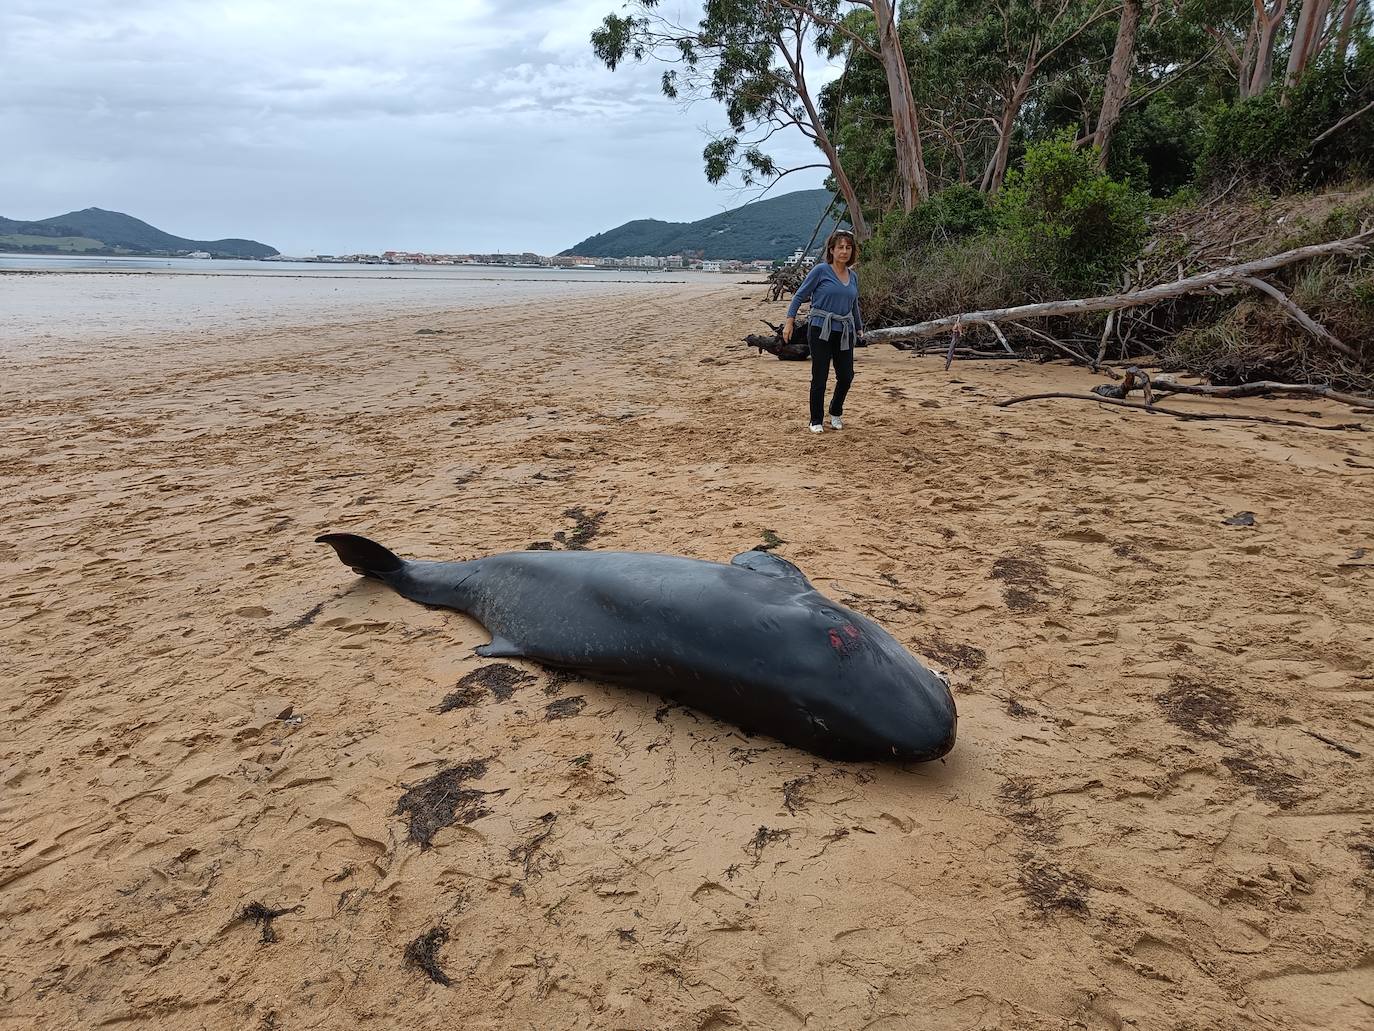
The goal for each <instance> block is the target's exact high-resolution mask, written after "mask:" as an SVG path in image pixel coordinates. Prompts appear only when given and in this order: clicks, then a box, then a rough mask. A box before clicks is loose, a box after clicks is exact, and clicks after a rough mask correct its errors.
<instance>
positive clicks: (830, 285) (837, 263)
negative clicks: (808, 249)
mask: <svg viewBox="0 0 1374 1031" xmlns="http://www.w3.org/2000/svg"><path fill="white" fill-rule="evenodd" d="M858 260H859V245H858V244H857V243H855V242H854V234H853V233H851V232H850V231H849V230H848V229H837V230H835V231H834V232H833V233H831V234H830V239H828V240H826V241H825V261H822V262H817V263H816V267H815V268H813V269H812V270H811V272H810V273H809V274H808V275H807V277H806V279H804V280H803V281H802V285H801V286H799V287H797V292H796V293H795V294H794V295H793V297H792V304H791V306H790V307H789V308H788V309H787V321H786V322H784V323H783V324H782V339H783V340H784V341H788V340H791V339H792V331H793V329H794V328H795V327H796V318H797V309H798V308H800V307H801V306H802V302H804V301H807V300H810V302H811V308H810V311H809V312H808V313H807V316H806V331H807V334H808V342H809V343H810V345H811V423H810V426H811V432H812V433H821V432H823V431H824V429H825V427H824V425H823V424H822V421H823V418H824V412H825V385H826V381H827V380H829V378H830V363H831V362H832V361H833V362H834V363H835V394H834V396H833V397H832V398H831V399H830V425H831V426H832V427H834V428H835V429H837V430H839V429H843V428H844V422H843V421H842V420H841V418H840V417H841V416H842V415H844V399H845V395H846V394H848V393H849V384H850V383H852V382H853V381H854V344H855V342H856V341H857V340H858V338H859V337H860V336H862V335H863V331H864V319H863V314H862V313H861V312H860V311H859V277H858V275H857V274H856V273H855V272H854V269H853V266H854V264H855V262H857V261H858Z"/></svg>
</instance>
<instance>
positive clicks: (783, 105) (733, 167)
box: [591, 0, 839, 186]
mask: <svg viewBox="0 0 1374 1031" xmlns="http://www.w3.org/2000/svg"><path fill="white" fill-rule="evenodd" d="M626 6H628V7H629V8H630V9H631V10H632V11H638V12H639V13H637V14H636V13H631V14H628V15H619V14H608V15H606V17H605V18H604V19H603V20H602V23H601V25H600V26H599V27H598V28H597V29H595V30H594V31H593V32H592V35H591V44H592V52H593V53H594V54H595V55H596V57H597V59H598V60H600V61H601V62H602V63H603V64H605V65H606V67H608V68H610V69H611V70H612V71H614V70H615V69H616V68H617V67H618V66H619V65H620V64H622V63H624V62H625V61H626V60H633V61H645V60H648V59H650V58H656V59H658V60H661V61H664V62H667V63H669V64H671V65H673V66H674V67H672V68H670V69H669V70H667V71H665V72H664V73H663V76H662V78H661V80H660V88H661V90H662V92H663V94H664V96H666V97H669V98H671V99H687V100H697V99H704V98H707V97H709V98H710V99H712V100H714V101H716V102H717V103H718V104H720V105H721V106H723V107H724V109H725V115H726V118H727V119H728V121H729V123H730V131H729V132H726V133H720V134H717V135H715V137H714V138H713V139H712V141H711V142H710V143H709V144H708V145H707V147H706V149H705V151H704V152H703V154H702V159H703V162H704V164H705V171H706V178H707V179H708V180H709V181H710V182H712V183H718V182H720V181H721V180H722V179H724V178H725V177H726V176H727V175H730V174H731V173H735V174H738V176H739V178H740V181H741V182H743V183H744V185H746V186H751V185H754V184H755V183H759V182H766V181H773V180H776V179H777V178H778V177H779V176H780V175H781V174H782V171H783V170H782V169H780V168H778V167H777V165H776V164H775V163H774V161H773V159H772V158H771V157H769V156H768V155H767V154H766V153H764V151H763V150H762V149H761V148H760V146H759V144H760V143H762V142H763V141H764V140H766V139H767V138H768V137H769V136H770V135H771V134H772V132H773V131H775V130H776V129H778V128H785V127H789V126H792V125H796V124H799V123H802V122H804V121H805V115H804V113H803V112H801V111H800V110H799V108H800V104H799V96H798V84H797V79H796V74H795V72H793V71H792V70H791V69H790V68H788V67H787V66H786V64H785V60H784V61H780V60H779V58H780V57H782V56H783V55H785V56H786V58H790V57H791V56H792V55H793V54H794V53H795V54H798V55H800V54H802V53H803V52H804V51H805V50H806V49H808V45H809V44H810V43H811V42H815V43H817V44H819V45H821V46H822V47H823V48H824V47H825V46H827V45H828V44H829V38H828V36H827V34H826V33H825V32H820V33H819V34H818V35H819V39H817V38H815V36H816V34H815V29H816V23H815V22H813V21H812V20H809V19H807V18H804V17H801V16H799V15H798V13H797V12H796V11H795V10H794V9H793V8H792V7H790V6H789V5H788V4H784V3H759V2H757V0H705V3H704V4H703V5H702V6H701V8H700V11H701V17H700V19H699V20H698V22H697V25H696V28H695V29H692V28H688V27H686V26H683V25H679V24H678V23H677V22H676V21H675V20H674V18H672V17H667V16H665V15H663V14H661V13H659V11H660V7H661V5H660V3H659V0H631V2H630V3H629V4H627V5H626ZM813 6H816V7H817V8H819V9H820V10H822V11H823V12H825V13H828V14H830V15H833V14H834V13H835V12H836V11H837V9H838V6H839V5H838V0H813ZM675 16H676V12H674V17H675ZM751 134H753V135H752V138H751Z"/></svg>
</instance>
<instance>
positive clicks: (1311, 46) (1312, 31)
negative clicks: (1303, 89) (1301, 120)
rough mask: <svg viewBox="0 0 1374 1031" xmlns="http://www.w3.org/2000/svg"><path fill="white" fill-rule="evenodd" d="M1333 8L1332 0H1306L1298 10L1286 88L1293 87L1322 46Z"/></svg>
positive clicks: (1289, 53) (1284, 82)
mask: <svg viewBox="0 0 1374 1031" xmlns="http://www.w3.org/2000/svg"><path fill="white" fill-rule="evenodd" d="M1330 9H1331V0H1305V2H1304V3H1303V5H1302V10H1301V11H1300V12H1298V23H1297V25H1296V26H1295V27H1294V29H1293V47H1292V49H1291V50H1289V52H1288V70H1287V72H1286V73H1285V74H1284V77H1283V85H1284V88H1285V89H1291V88H1292V87H1293V86H1294V85H1295V84H1296V83H1297V81H1298V80H1299V79H1301V78H1302V73H1303V72H1304V71H1306V70H1307V66H1308V65H1309V64H1310V63H1311V62H1312V58H1313V57H1315V56H1316V53H1317V51H1318V49H1320V47H1321V42H1322V36H1323V35H1324V34H1325V31H1326V14H1327V12H1328V11H1329V10H1330Z"/></svg>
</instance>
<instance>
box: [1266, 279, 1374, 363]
mask: <svg viewBox="0 0 1374 1031" xmlns="http://www.w3.org/2000/svg"><path fill="white" fill-rule="evenodd" d="M1240 282H1242V283H1244V284H1245V285H1246V286H1252V287H1254V288H1255V289H1256V290H1258V291H1260V292H1261V293H1265V294H1268V295H1269V296H1270V297H1272V298H1273V299H1274V300H1275V301H1277V302H1278V305H1279V307H1280V308H1282V309H1283V310H1284V313H1285V314H1286V315H1287V316H1288V317H1289V318H1290V319H1292V320H1293V321H1294V322H1296V323H1297V324H1298V325H1299V326H1301V327H1302V328H1303V329H1305V330H1307V332H1309V333H1311V334H1312V335H1313V336H1314V337H1316V338H1317V339H1318V340H1325V341H1326V342H1327V343H1328V344H1330V345H1331V346H1332V347H1334V348H1335V349H1336V350H1337V351H1340V352H1341V354H1343V355H1345V356H1346V357H1347V358H1354V359H1355V360H1356V361H1359V358H1360V356H1359V355H1358V354H1356V353H1355V349H1354V348H1353V347H1351V346H1350V345H1349V344H1344V343H1342V342H1341V341H1339V340H1337V339H1336V338H1335V337H1334V336H1332V334H1331V332H1330V331H1329V330H1328V329H1327V328H1326V327H1325V326H1323V325H1322V324H1321V323H1320V322H1318V321H1317V320H1316V319H1314V318H1313V317H1312V316H1311V315H1309V314H1307V312H1305V311H1303V310H1302V309H1301V308H1299V307H1298V306H1297V304H1295V303H1294V301H1293V299H1292V298H1291V297H1289V296H1288V295H1287V294H1286V293H1284V292H1283V291H1282V290H1280V289H1279V288H1278V287H1276V286H1274V285H1273V284H1272V283H1266V282H1265V281H1264V280H1263V279H1256V278H1255V277H1254V276H1246V277H1245V278H1244V279H1242V280H1240Z"/></svg>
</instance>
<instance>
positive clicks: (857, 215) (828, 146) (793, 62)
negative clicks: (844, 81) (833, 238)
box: [778, 40, 870, 243]
mask: <svg viewBox="0 0 1374 1031" xmlns="http://www.w3.org/2000/svg"><path fill="white" fill-rule="evenodd" d="M778 48H779V50H780V52H781V53H782V56H783V60H784V61H786V62H787V65H788V67H789V68H790V69H791V71H792V85H793V86H795V88H796V92H797V99H798V100H800V101H801V102H802V106H803V107H805V108H806V117H807V123H808V125H809V126H810V128H811V130H812V132H813V133H814V134H815V140H816V146H818V147H820V148H821V153H823V154H824V155H825V160H826V161H827V162H829V164H830V174H831V175H833V176H834V177H835V185H836V186H837V187H839V194H840V196H841V197H843V198H844V205H845V207H846V208H848V209H849V224H850V225H851V226H853V227H854V238H855V239H856V240H857V241H859V242H860V243H862V242H863V241H865V240H867V239H868V237H869V235H870V234H869V231H868V223H867V222H866V221H864V211H863V208H862V207H861V206H860V204H859V195H858V194H857V193H856V192H855V191H854V184H853V183H851V182H850V181H849V176H847V175H845V172H844V166H843V165H842V164H840V155H839V152H838V151H836V150H835V144H834V143H832V142H831V141H830V134H829V133H827V132H826V131H825V119H823V118H821V113H820V112H819V111H817V110H816V103H815V101H814V100H812V99H811V91H810V90H809V89H807V88H806V71H805V69H804V68H803V67H802V65H801V44H800V41H799V42H798V44H797V48H796V51H795V53H793V52H791V51H789V50H788V48H787V45H786V44H785V43H783V42H782V41H781V40H779V41H778Z"/></svg>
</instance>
